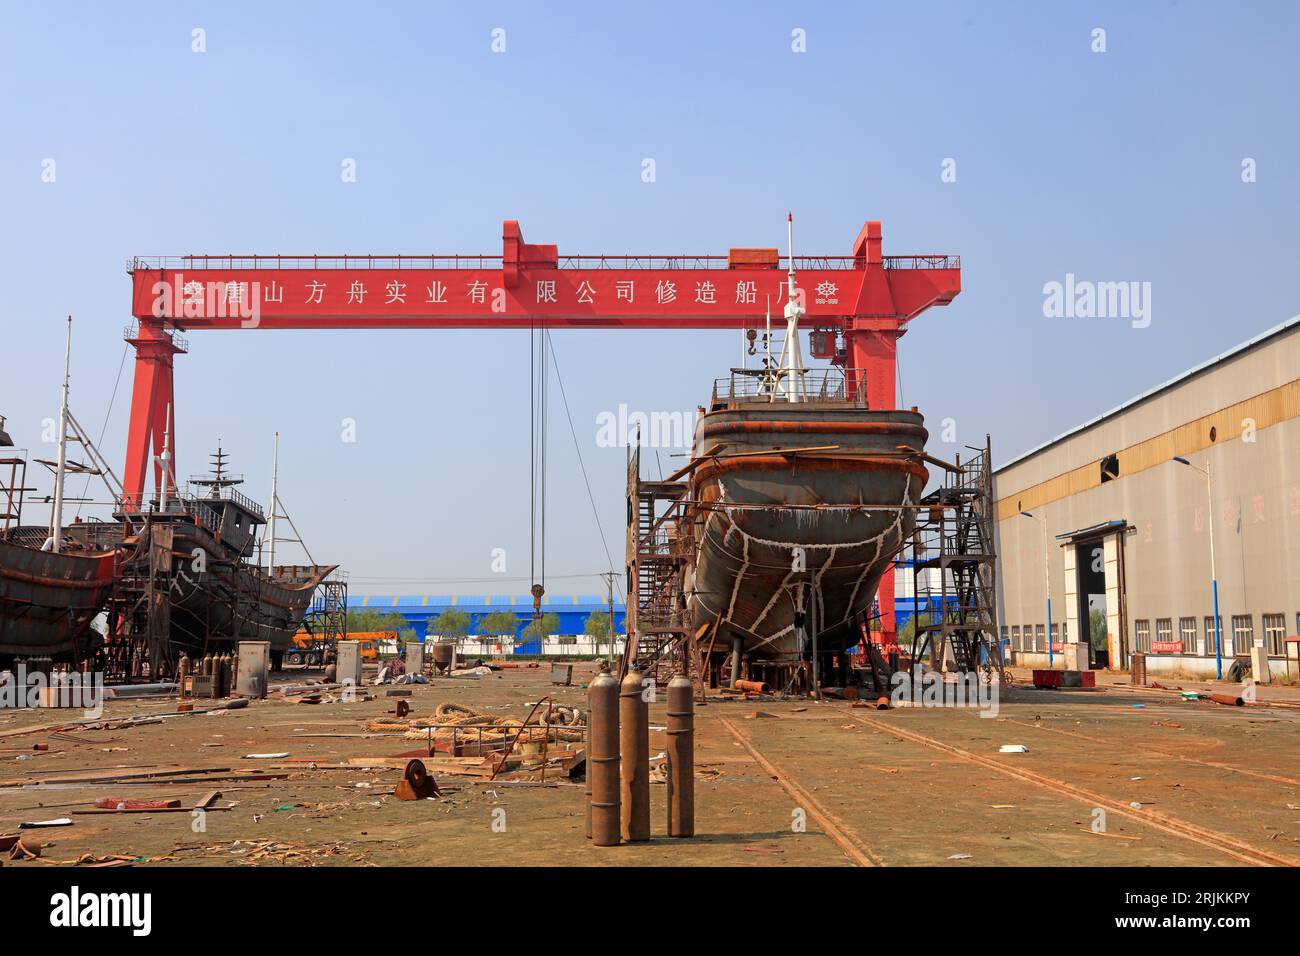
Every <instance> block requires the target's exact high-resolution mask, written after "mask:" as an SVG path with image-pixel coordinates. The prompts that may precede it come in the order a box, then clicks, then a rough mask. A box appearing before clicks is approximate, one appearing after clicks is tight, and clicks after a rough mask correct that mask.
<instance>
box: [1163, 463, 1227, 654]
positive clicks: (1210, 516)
mask: <svg viewBox="0 0 1300 956" xmlns="http://www.w3.org/2000/svg"><path fill="white" fill-rule="evenodd" d="M1174 461H1176V462H1178V464H1180V465H1186V466H1187V467H1188V468H1191V469H1192V470H1193V471H1199V472H1200V473H1201V474H1203V475H1204V476H1205V500H1206V508H1205V518H1206V520H1207V521H1208V522H1209V523H1210V594H1211V597H1212V600H1213V604H1214V612H1213V613H1214V673H1215V677H1216V679H1217V680H1223V635H1222V633H1221V631H1222V629H1223V625H1222V624H1221V623H1220V621H1219V575H1218V573H1217V572H1216V571H1215V569H1214V479H1213V477H1211V475H1210V459H1209V457H1208V456H1207V457H1206V459H1205V467H1204V468H1200V467H1198V466H1197V465H1193V464H1192V463H1191V462H1190V461H1188V460H1187V459H1186V458H1184V457H1182V456H1181V455H1175V456H1174Z"/></svg>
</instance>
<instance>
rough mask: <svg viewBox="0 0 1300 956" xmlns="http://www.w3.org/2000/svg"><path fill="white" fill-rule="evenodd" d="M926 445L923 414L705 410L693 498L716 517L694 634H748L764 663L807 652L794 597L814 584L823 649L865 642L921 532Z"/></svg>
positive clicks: (695, 581)
mask: <svg viewBox="0 0 1300 956" xmlns="http://www.w3.org/2000/svg"><path fill="white" fill-rule="evenodd" d="M715 408H716V407H715ZM926 437H927V434H926V430H925V425H924V419H923V418H922V416H921V415H920V414H919V413H917V412H915V411H874V410H867V409H865V408H861V407H854V406H853V405H851V404H845V403H818V402H808V403H798V404H795V403H790V404H784V403H744V404H741V405H739V406H734V405H733V406H732V407H723V408H720V409H716V410H714V411H712V412H709V413H706V414H704V415H701V417H700V419H699V422H698V425H697V427H696V432H695V454H696V455H697V456H701V455H703V456H705V457H706V458H707V460H705V461H703V463H702V464H700V466H699V467H697V468H696V469H695V471H694V473H693V475H692V477H691V498H692V499H693V500H694V501H696V502H699V503H700V509H701V515H702V518H701V520H700V521H699V523H698V525H697V530H696V532H695V556H694V561H693V566H692V568H691V570H690V572H689V577H688V580H687V582H686V591H687V595H688V599H687V605H688V610H689V612H690V615H691V617H692V619H693V622H694V626H695V627H696V628H697V629H699V630H700V631H703V630H705V629H707V627H711V626H712V625H713V624H714V623H715V622H717V623H718V625H719V627H718V639H719V641H721V642H723V643H722V644H721V646H724V647H726V646H730V644H731V642H733V641H736V640H737V639H739V641H741V642H742V643H743V649H744V653H745V655H746V656H747V657H749V658H750V659H753V660H793V659H796V658H798V657H800V656H802V655H805V654H806V647H801V646H800V632H799V630H798V629H797V627H796V602H795V597H794V593H795V591H794V588H795V586H797V585H801V584H802V585H804V586H805V595H806V596H804V597H803V600H804V602H805V607H807V608H810V609H812V610H813V611H814V613H815V623H814V619H813V618H812V617H809V618H807V619H806V620H807V624H808V628H807V632H808V633H811V630H812V629H813V627H815V629H816V631H817V636H818V642H819V648H820V649H821V650H822V651H828V652H831V651H836V650H841V649H843V648H846V647H848V646H851V645H853V644H855V643H857V642H858V641H859V640H860V639H861V626H860V625H861V621H862V619H863V614H864V612H866V611H868V610H869V609H870V607H871V605H872V602H873V600H874V598H875V594H876V588H877V586H878V585H879V583H880V579H881V577H882V575H883V574H884V572H885V570H886V569H887V568H888V567H889V565H890V563H891V561H892V560H893V559H894V557H895V556H896V555H897V554H898V552H899V550H900V549H901V548H902V546H903V544H904V542H905V541H906V539H907V537H908V536H909V535H910V534H911V532H912V528H913V525H914V512H913V508H912V506H914V505H915V503H916V501H917V500H918V499H919V498H920V497H921V494H922V492H923V490H924V488H925V484H926V481H927V479H928V477H929V475H928V473H927V471H926V468H925V466H924V465H923V464H922V463H921V462H920V461H919V460H918V458H917V456H916V454H915V453H914V452H917V451H920V450H922V449H923V448H924V444H925V440H926ZM710 449H720V450H719V451H718V453H717V454H715V455H710V454H709V451H710ZM900 449H910V450H912V451H911V452H909V451H907V450H900ZM796 549H802V563H800V562H799V561H798V560H797V559H798V557H799V554H798V552H797V550H796ZM810 589H815V592H816V593H815V598H813V599H812V600H809V598H810V597H812V595H811V594H809V593H808V591H809V590H810Z"/></svg>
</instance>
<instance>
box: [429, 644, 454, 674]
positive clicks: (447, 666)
mask: <svg viewBox="0 0 1300 956" xmlns="http://www.w3.org/2000/svg"><path fill="white" fill-rule="evenodd" d="M455 652H456V645H455V644H453V643H452V642H451V641H438V642H437V643H435V644H434V645H433V664H434V667H435V669H437V670H443V671H450V670H451V667H452V664H453V663H455V661H454V659H453V655H454V654H455Z"/></svg>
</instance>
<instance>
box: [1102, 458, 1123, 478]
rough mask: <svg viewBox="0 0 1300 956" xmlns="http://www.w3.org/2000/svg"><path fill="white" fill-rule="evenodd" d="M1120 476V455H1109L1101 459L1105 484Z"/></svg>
mask: <svg viewBox="0 0 1300 956" xmlns="http://www.w3.org/2000/svg"><path fill="white" fill-rule="evenodd" d="M1118 477H1119V455H1107V456H1106V457H1105V458H1103V459H1102V460H1101V480H1102V483H1103V484H1104V483H1105V482H1108V481H1113V480H1115V479H1116V478H1118Z"/></svg>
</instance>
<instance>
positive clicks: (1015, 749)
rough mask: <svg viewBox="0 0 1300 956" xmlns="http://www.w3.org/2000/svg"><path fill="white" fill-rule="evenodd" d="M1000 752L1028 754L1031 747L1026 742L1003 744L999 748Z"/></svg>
mask: <svg viewBox="0 0 1300 956" xmlns="http://www.w3.org/2000/svg"><path fill="white" fill-rule="evenodd" d="M998 753H1000V754H1027V753H1029V748H1028V747H1026V746H1025V745H1024V744H1003V745H1002V746H1001V747H999V748H998Z"/></svg>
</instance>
